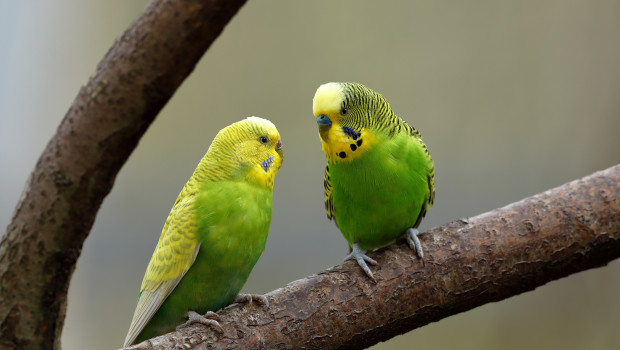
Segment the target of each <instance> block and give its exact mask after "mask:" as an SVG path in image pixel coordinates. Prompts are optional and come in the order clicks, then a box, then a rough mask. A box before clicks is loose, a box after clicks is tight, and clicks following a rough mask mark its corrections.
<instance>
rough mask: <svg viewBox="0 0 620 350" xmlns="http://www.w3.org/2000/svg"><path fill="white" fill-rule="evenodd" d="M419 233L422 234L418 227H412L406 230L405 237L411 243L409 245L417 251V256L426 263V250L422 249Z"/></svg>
mask: <svg viewBox="0 0 620 350" xmlns="http://www.w3.org/2000/svg"><path fill="white" fill-rule="evenodd" d="M418 234H420V232H418V230H417V229H415V228H410V229H408V230H407V231H405V238H406V239H407V243H409V247H410V248H411V249H413V250H414V251H415V252H416V254H417V256H419V257H420V259H421V260H422V263H424V251H423V250H422V244H421V243H420V239H419V238H418Z"/></svg>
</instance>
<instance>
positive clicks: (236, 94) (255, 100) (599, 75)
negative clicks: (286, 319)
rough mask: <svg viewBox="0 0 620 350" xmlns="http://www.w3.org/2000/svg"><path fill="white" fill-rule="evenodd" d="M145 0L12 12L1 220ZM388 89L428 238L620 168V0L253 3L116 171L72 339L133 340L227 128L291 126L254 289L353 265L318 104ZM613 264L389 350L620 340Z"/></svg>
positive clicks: (1, 76)
mask: <svg viewBox="0 0 620 350" xmlns="http://www.w3.org/2000/svg"><path fill="white" fill-rule="evenodd" d="M145 4H146V1H143V0H141V1H137V0H132V1H119V0H114V1H106V2H103V1H100V2H82V1H64V0H63V1H21V2H17V1H13V2H9V1H6V2H4V1H3V2H1V3H0V169H1V172H0V174H1V179H2V181H0V186H1V187H0V192H1V193H2V196H0V226H1V227H2V228H3V230H4V228H5V227H6V225H7V224H8V222H9V220H10V217H11V214H12V211H13V208H14V206H15V204H16V202H17V199H18V198H19V195H20V193H21V190H22V188H23V186H24V183H25V181H26V179H27V177H28V175H29V173H30V171H31V170H32V168H33V167H34V164H35V162H36V160H37V158H38V156H39V154H40V153H41V151H42V149H43V147H44V146H45V144H46V143H47V142H48V140H49V138H50V137H51V136H52V134H53V133H54V131H55V129H56V127H57V125H58V124H59V122H60V120H61V119H62V117H63V116H64V114H65V112H66V111H67V110H68V107H69V106H70V104H71V102H72V100H73V98H74V97H75V95H76V94H77V92H78V90H79V88H80V86H81V85H82V84H84V83H85V82H86V81H87V79H88V77H89V76H90V75H91V74H92V73H93V72H94V70H95V67H96V65H97V63H98V62H99V60H100V59H101V58H102V57H103V55H104V54H105V53H106V52H107V50H108V49H109V47H110V46H111V45H112V43H113V42H114V40H115V38H116V37H118V36H119V35H120V34H121V33H122V32H123V31H124V30H125V29H126V28H127V26H128V25H129V24H130V23H131V22H132V21H133V19H134V18H135V17H136V16H137V15H138V13H139V12H140V11H141V10H142V8H143V7H144V6H145ZM329 81H356V82H360V83H364V84H366V85H368V86H369V87H371V88H372V89H375V90H377V91H379V92H381V93H382V94H383V95H384V96H386V98H387V99H388V101H389V102H390V103H391V105H392V107H393V109H394V110H395V111H396V113H397V114H398V115H399V116H401V117H402V118H404V119H405V120H407V121H408V122H409V123H411V124H412V125H414V126H415V127H416V128H418V129H419V130H420V131H421V133H422V135H423V137H424V141H425V142H426V143H427V144H428V146H429V149H430V152H431V155H432V156H433V158H434V160H435V166H436V185H437V197H436V205H435V207H434V208H432V209H431V210H430V211H429V213H428V215H427V218H426V220H424V221H423V223H422V227H421V228H422V229H423V230H424V229H427V228H430V227H434V226H437V225H441V224H444V223H447V222H449V221H451V220H454V219H458V218H461V217H467V216H473V215H477V214H479V213H482V212H485V211H487V210H491V209H493V208H496V207H500V206H503V205H506V204H508V203H511V202H513V201H516V200H519V199H521V198H523V197H526V196H530V195H533V194H535V193H538V192H541V191H544V190H546V189H548V188H552V187H555V186H558V185H561V184H563V183H565V182H567V181H570V180H573V179H577V178H580V177H582V176H585V175H588V174H590V173H592V172H594V171H597V170H601V169H604V168H607V167H609V166H612V165H614V164H617V163H620V135H619V132H620V1H597V0H594V1H570V0H566V1H561V0H557V1H547V0H543V1H491V0H488V1H430V0H429V1H305V2H302V1H267V0H254V1H249V3H248V4H247V5H246V6H245V7H243V8H242V9H241V11H240V12H239V14H238V15H237V16H236V17H234V18H233V20H232V22H231V23H230V24H229V25H228V26H227V27H226V29H225V30H224V33H223V34H222V35H221V36H220V37H219V38H218V39H217V41H216V42H215V43H214V45H213V46H212V47H211V49H210V50H209V51H208V52H207V54H206V55H205V56H204V57H203V59H202V60H201V61H200V63H199V64H198V66H197V67H196V70H195V71H194V72H193V74H192V75H191V76H190V77H189V78H188V79H187V80H186V81H185V82H184V83H183V85H182V86H181V88H180V89H179V90H178V91H177V93H176V94H175V95H174V97H173V98H172V100H171V101H170V103H169V104H168V105H167V106H166V107H165V108H164V110H163V111H162V113H161V114H160V115H159V116H158V118H157V119H156V120H155V122H154V123H153V125H152V126H151V127H150V129H149V130H148V132H147V133H146V135H145V136H144V138H142V140H141V141H140V143H139V145H138V148H137V149H136V150H135V151H134V152H133V154H132V155H131V157H130V158H129V160H128V162H127V163H126V165H125V166H124V167H123V169H122V170H121V172H120V174H119V176H118V178H117V180H116V183H115V185H114V188H113V189H112V192H111V193H110V195H109V196H108V197H107V198H106V199H105V201H104V203H103V206H102V207H101V211H100V212H99V215H98V216H97V220H96V222H95V225H94V227H93V230H92V232H91V234H90V236H89V238H88V240H87V241H86V243H85V246H84V251H83V253H82V256H81V257H80V260H79V262H78V265H77V269H76V271H75V274H74V276H73V280H72V283H71V287H70V291H69V305H68V314H67V319H66V324H65V328H64V333H63V338H62V343H63V346H64V348H65V349H79V348H90V349H114V348H118V347H120V345H121V343H122V340H123V339H124V337H125V332H126V330H127V327H128V325H129V321H130V319H131V316H132V313H133V308H134V306H135V302H136V299H137V293H138V289H139V285H140V282H141V279H142V276H143V273H144V270H145V267H146V264H147V262H148V259H149V257H150V255H151V253H152V251H153V248H154V246H155V244H156V242H157V238H158V236H159V233H160V230H161V227H162V225H163V222H164V220H165V218H166V215H167V214H168V211H169V210H170V207H171V205H172V204H173V202H174V200H175V198H176V196H177V194H178V192H179V191H180V189H181V187H182V186H183V184H184V183H185V181H186V180H187V178H188V177H189V176H190V175H191V173H192V172H193V170H194V167H195V166H196V164H197V163H198V161H199V160H200V158H201V157H202V156H203V154H204V152H205V151H206V150H207V148H208V146H209V144H210V142H211V140H212V139H213V137H214V136H215V134H216V133H217V131H218V130H219V129H221V128H222V127H224V126H226V125H228V124H230V123H232V122H234V121H237V120H240V119H243V118H245V117H248V116H251V115H256V116H260V117H264V118H268V119H270V120H271V121H273V122H274V123H275V124H276V125H277V127H278V128H279V130H280V133H281V134H282V140H283V143H284V151H285V161H284V165H283V167H282V169H281V171H280V173H279V174H278V176H277V178H276V186H275V191H274V214H273V221H272V225H271V232H270V237H269V240H268V242H267V247H266V250H265V252H264V253H263V256H262V257H261V259H260V261H259V262H258V264H257V265H256V267H255V269H254V271H253V273H252V275H251V276H250V279H249V281H248V283H247V285H246V287H245V289H244V290H245V291H247V292H254V293H264V292H268V291H270V290H273V289H276V288H278V287H280V286H282V285H284V284H285V283H287V282H290V281H292V280H295V279H299V278H302V277H305V276H307V275H309V274H312V273H315V272H318V271H320V270H322V269H325V268H327V267H329V266H332V265H334V264H337V263H339V262H340V261H341V259H342V258H343V257H344V255H345V253H346V250H347V249H346V244H345V241H344V239H343V238H342V237H341V236H340V233H339V232H338V230H337V229H336V227H335V226H334V225H333V224H331V223H329V222H328V221H327V220H326V219H325V215H324V213H323V186H322V182H323V168H324V165H325V158H324V155H323V153H322V151H321V147H320V142H319V138H318V135H317V127H316V122H315V117H314V116H313V115H312V96H313V95H314V91H315V90H316V88H317V87H318V86H319V85H320V84H322V83H325V82H329ZM619 277H620V261H615V262H613V263H611V264H610V265H609V266H607V267H604V268H599V269H595V270H591V271H587V272H583V273H579V274H577V275H573V276H570V277H568V278H565V279H562V280H560V281H556V282H553V283H549V284H548V285H546V286H544V287H541V288H538V289H537V290H535V291H533V292H529V293H525V294H523V295H520V296H516V297H513V298H510V299H508V300H505V301H502V302H499V303H493V304H490V305H485V306H482V307H479V308H477V309H475V310H472V311H469V312H466V313H463V314H460V315H456V316H453V317H449V318H447V319H444V320H442V321H440V322H437V323H433V324H430V325H428V326H425V327H422V328H420V329H417V330H414V331H412V332H410V333H408V334H407V335H405V336H400V337H397V338H395V339H393V340H391V341H389V342H387V343H384V344H380V345H378V346H377V347H376V349H426V350H432V349H446V348H456V347H458V348H459V349H461V350H465V349H525V348H527V349H562V350H566V349H618V348H620V333H618V330H619V327H620V298H619V297H618V296H619V295H620V282H619Z"/></svg>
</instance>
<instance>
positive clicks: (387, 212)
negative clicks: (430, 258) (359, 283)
mask: <svg viewBox="0 0 620 350" xmlns="http://www.w3.org/2000/svg"><path fill="white" fill-rule="evenodd" d="M313 112H314V115H315V116H316V121H317V124H318V126H319V136H320V138H321V142H322V144H323V152H324V153H325V156H326V157H327V166H326V167H325V179H324V187H325V211H326V213H327V218H328V219H330V220H334V222H335V223H336V225H337V226H338V228H339V229H340V232H342V235H343V236H344V238H345V239H346V240H347V242H348V243H349V248H350V249H352V250H351V253H350V254H349V255H347V257H346V258H345V260H351V259H355V260H356V261H357V263H358V264H359V265H360V266H361V267H362V269H363V270H364V272H365V273H366V274H367V275H368V276H369V277H370V278H372V279H373V280H375V278H374V276H373V274H372V272H371V271H370V268H368V265H366V262H368V263H370V264H372V265H377V262H376V261H375V260H373V259H371V258H369V257H368V256H366V252H367V251H368V250H373V249H376V248H379V247H383V246H386V245H389V244H391V243H393V242H394V241H395V240H396V239H397V238H398V237H399V236H401V235H405V237H406V239H407V242H408V243H409V245H410V246H411V248H412V249H415V251H416V252H417V254H418V255H419V256H420V258H421V259H423V258H424V255H423V252H422V246H421V244H420V241H419V239H418V237H417V235H418V230H417V229H416V228H417V227H418V225H419V224H420V221H421V220H422V218H423V217H424V215H425V214H426V210H427V208H428V206H429V205H431V206H432V205H433V201H434V198H435V184H434V182H435V180H434V172H435V171H434V165H433V161H432V160H431V156H430V154H429V153H428V149H427V147H426V145H425V144H424V142H422V137H421V136H420V133H419V132H418V131H417V130H416V129H415V128H413V127H411V126H409V125H407V123H405V121H403V120H402V119H400V118H399V117H397V116H396V115H395V114H394V112H392V109H391V108H390V105H389V104H388V103H387V101H386V100H385V99H384V98H383V96H381V95H380V94H378V93H376V92H374V91H372V90H370V89H369V88H367V87H366V86H364V85H361V84H356V83H328V84H323V85H321V86H320V87H319V88H318V89H317V91H316V94H315V95H314V100H313Z"/></svg>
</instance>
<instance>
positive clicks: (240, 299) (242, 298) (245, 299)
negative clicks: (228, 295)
mask: <svg viewBox="0 0 620 350" xmlns="http://www.w3.org/2000/svg"><path fill="white" fill-rule="evenodd" d="M253 301H256V302H257V303H259V304H261V305H264V306H266V307H269V300H267V297H266V296H264V295H261V294H239V295H237V297H236V298H235V300H233V302H232V303H231V304H234V303H251V302H253Z"/></svg>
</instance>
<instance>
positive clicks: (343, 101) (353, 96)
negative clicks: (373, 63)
mask: <svg viewBox="0 0 620 350" xmlns="http://www.w3.org/2000/svg"><path fill="white" fill-rule="evenodd" d="M312 102H313V104H312V107H313V112H314V116H315V117H316V118H317V119H316V121H317V124H318V126H319V135H320V137H321V141H322V142H323V151H324V152H325V155H326V156H327V158H328V159H329V160H331V161H345V162H346V161H350V160H353V159H355V158H356V157H358V156H360V155H361V154H363V153H364V151H365V149H368V148H369V147H371V145H372V143H373V142H375V141H376V139H375V138H373V134H372V133H369V132H367V131H369V130H380V129H383V128H385V127H386V125H387V124H388V123H390V122H392V121H393V120H395V119H397V117H396V116H395V115H394V113H393V112H392V110H391V108H390V105H389V104H388V103H387V101H386V100H385V99H384V98H383V96H381V94H379V93H377V92H374V91H372V90H371V89H369V88H367V87H366V86H364V85H362V84H357V83H327V84H323V85H321V86H319V88H318V89H317V91H316V94H315V95H314V99H313V101H312Z"/></svg>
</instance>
